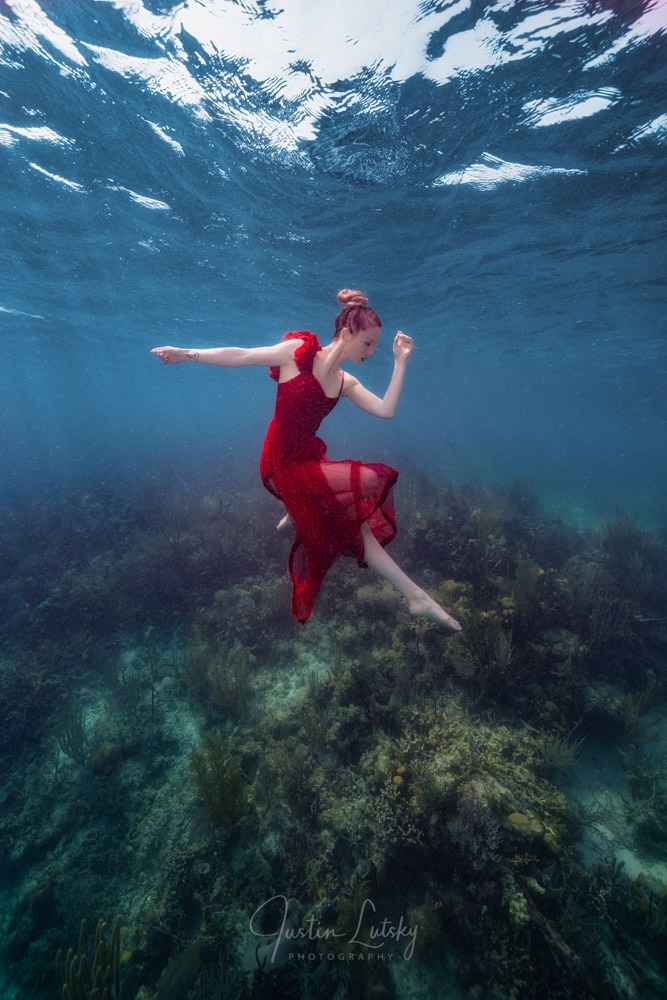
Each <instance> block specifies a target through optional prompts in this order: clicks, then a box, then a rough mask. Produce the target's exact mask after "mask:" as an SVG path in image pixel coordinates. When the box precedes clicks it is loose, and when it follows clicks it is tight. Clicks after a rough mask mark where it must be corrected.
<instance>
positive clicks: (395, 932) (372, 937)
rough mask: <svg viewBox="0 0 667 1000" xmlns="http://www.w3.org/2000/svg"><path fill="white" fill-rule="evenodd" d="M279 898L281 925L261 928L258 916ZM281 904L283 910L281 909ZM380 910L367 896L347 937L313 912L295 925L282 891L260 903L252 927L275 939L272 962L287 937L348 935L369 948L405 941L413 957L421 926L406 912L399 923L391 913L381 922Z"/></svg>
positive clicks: (406, 952)
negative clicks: (406, 918) (377, 917)
mask: <svg viewBox="0 0 667 1000" xmlns="http://www.w3.org/2000/svg"><path fill="white" fill-rule="evenodd" d="M276 902H277V903H278V904H279V908H278V926H277V928H276V929H275V930H274V931H268V932H267V931H263V930H260V929H259V928H258V927H257V926H256V922H257V921H258V918H259V917H260V915H261V914H262V913H263V912H264V910H265V909H266V907H268V906H269V905H271V904H275V903H276ZM281 906H282V913H281V912H280V907H281ZM376 912H377V907H376V906H375V903H374V902H373V900H372V899H365V900H364V901H363V903H362V904H361V908H360V910H359V917H358V919H357V925H356V927H355V930H354V933H353V934H352V936H351V937H347V934H346V933H345V932H344V931H336V929H335V928H334V927H322V925H321V924H320V922H319V921H318V920H317V919H316V917H315V916H314V914H312V913H311V915H310V917H309V918H308V919H307V920H306V922H305V923H302V924H301V925H299V926H294V924H293V923H292V922H291V921H290V918H289V901H288V899H287V896H283V895H280V894H279V895H276V896H271V898H270V899H267V900H265V901H264V902H263V903H262V904H261V905H260V906H258V907H257V909H256V910H255V912H254V913H253V915H252V916H251V918H250V930H251V931H252V933H253V934H254V935H255V936H256V937H261V938H264V939H265V940H266V939H268V940H273V941H274V944H273V949H272V951H271V953H270V958H269V961H270V963H271V964H272V965H273V964H275V962H276V959H277V957H278V953H279V952H280V951H281V947H282V946H283V945H284V944H285V942H287V941H335V940H340V938H347V943H348V944H349V945H358V946H359V947H360V948H368V949H371V950H373V951H375V950H377V949H379V948H384V946H385V944H386V943H387V942H390V941H391V942H395V943H396V944H398V943H401V942H405V948H404V950H403V958H405V959H407V960H409V959H411V958H412V955H413V953H414V950H415V942H416V940H417V930H418V928H417V927H416V926H415V927H412V926H411V925H410V924H408V923H406V922H405V921H404V919H403V917H402V916H401V917H400V918H399V921H398V923H394V921H393V920H390V919H389V918H388V917H385V918H384V919H383V920H381V921H379V922H378V921H376V920H375V918H374V914H375V913H376Z"/></svg>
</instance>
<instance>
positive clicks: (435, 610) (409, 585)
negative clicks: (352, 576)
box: [361, 524, 461, 632]
mask: <svg viewBox="0 0 667 1000" xmlns="http://www.w3.org/2000/svg"><path fill="white" fill-rule="evenodd" d="M361 534H362V536H363V539H364V558H365V560H366V562H367V563H368V565H369V566H370V568H371V569H372V570H374V571H375V572H376V573H377V574H378V576H380V577H381V578H382V579H383V580H386V581H387V583H390V584H391V585H392V587H395V588H396V590H397V591H398V592H399V594H402V595H403V597H404V598H405V599H406V601H407V602H408V608H409V610H410V614H412V615H418V616H420V617H422V618H429V619H430V620H431V621H434V622H437V623H438V625H444V626H445V628H451V629H453V630H454V631H455V632H460V631H461V626H460V625H459V623H458V622H457V621H456V619H455V618H452V616H451V615H448V614H447V612H446V611H445V609H444V608H441V607H440V605H439V604H438V603H436V601H434V600H433V598H432V597H429V596H428V594H427V593H426V591H425V590H422V588H421V587H418V586H417V584H416V583H415V582H414V581H413V580H411V579H410V577H409V576H407V575H406V574H405V573H404V572H403V570H402V569H401V568H400V566H398V565H397V564H396V563H395V562H394V560H393V559H392V558H391V556H390V555H389V553H388V552H387V551H386V549H383V548H382V546H381V545H380V543H379V542H378V540H377V539H376V538H375V536H374V535H373V533H372V531H371V530H370V528H369V527H368V526H367V525H365V524H364V525H363V526H362V529H361Z"/></svg>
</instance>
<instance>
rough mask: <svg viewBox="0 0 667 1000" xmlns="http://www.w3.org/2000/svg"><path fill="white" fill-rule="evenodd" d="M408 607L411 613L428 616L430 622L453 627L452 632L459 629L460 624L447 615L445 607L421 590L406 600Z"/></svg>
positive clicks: (421, 616) (423, 616) (422, 616)
mask: <svg viewBox="0 0 667 1000" xmlns="http://www.w3.org/2000/svg"><path fill="white" fill-rule="evenodd" d="M408 608H409V610H410V614H411V615H418V616H419V617H420V618H428V619H429V620H430V621H432V622H437V623H438V625H444V627H445V628H451V629H453V631H454V632H460V631H461V626H460V625H459V623H458V622H457V620H456V618H452V616H451V615H448V614H447V612H446V611H445V609H444V608H441V607H440V605H439V604H438V603H436V601H434V600H433V598H432V597H429V596H428V594H427V593H425V591H422V592H421V594H420V595H419V596H418V597H413V598H412V600H410V601H408Z"/></svg>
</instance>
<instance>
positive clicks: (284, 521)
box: [276, 514, 292, 531]
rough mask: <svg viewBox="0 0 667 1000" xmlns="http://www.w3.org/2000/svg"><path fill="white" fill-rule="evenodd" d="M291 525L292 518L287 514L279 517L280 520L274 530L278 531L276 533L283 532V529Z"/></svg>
mask: <svg viewBox="0 0 667 1000" xmlns="http://www.w3.org/2000/svg"><path fill="white" fill-rule="evenodd" d="M291 523H292V518H291V517H290V516H289V514H285V516H284V517H281V518H280V520H279V521H278V523H277V525H276V528H277V529H278V531H284V530H285V528H289V526H290V525H291Z"/></svg>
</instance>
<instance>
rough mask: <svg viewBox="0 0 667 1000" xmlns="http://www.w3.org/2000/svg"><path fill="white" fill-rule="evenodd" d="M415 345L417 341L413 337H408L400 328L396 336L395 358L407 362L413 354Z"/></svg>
mask: <svg viewBox="0 0 667 1000" xmlns="http://www.w3.org/2000/svg"><path fill="white" fill-rule="evenodd" d="M414 346H415V342H414V340H413V339H412V337H408V336H407V335H406V334H405V333H401V331H400V330H399V331H398V333H397V334H396V336H395V337H394V359H395V360H396V361H400V362H403V364H405V362H406V361H407V360H408V358H409V357H410V355H411V354H412V351H413V349H414Z"/></svg>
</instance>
